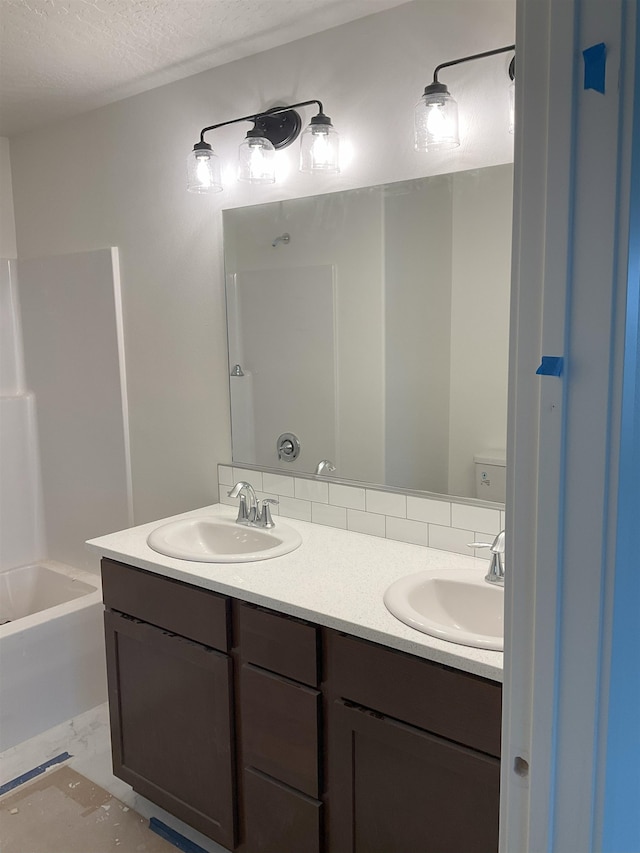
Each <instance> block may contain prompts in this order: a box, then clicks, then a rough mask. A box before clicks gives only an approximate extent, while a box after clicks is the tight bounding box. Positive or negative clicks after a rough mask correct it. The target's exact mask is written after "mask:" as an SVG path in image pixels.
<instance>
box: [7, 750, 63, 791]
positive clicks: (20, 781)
mask: <svg viewBox="0 0 640 853" xmlns="http://www.w3.org/2000/svg"><path fill="white" fill-rule="evenodd" d="M68 758H71V756H70V755H69V753H68V752H61V753H60V755H56V757H55V758H50V759H49V760H48V761H45V762H44V764H39V765H38V766H37V767H34V768H33V770H28V771H27V772H26V773H23V774H22V776H16V778H15V779H12V780H11V781H10V782H5V783H4V785H0V797H1V796H2V795H3V794H6V793H7V791H13V789H14V788H17V787H18V786H19V785H24V783H25V782H29V781H30V780H31V779H35V777H36V776H40V774H41V773H44V772H45V770H48V769H49V768H50V767H54V766H55V765H56V764H62V762H63V761H66V760H67V759H68Z"/></svg>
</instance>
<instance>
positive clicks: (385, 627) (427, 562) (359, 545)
mask: <svg viewBox="0 0 640 853" xmlns="http://www.w3.org/2000/svg"><path fill="white" fill-rule="evenodd" d="M235 515H236V510H235V509H234V508H233V507H229V506H225V505H223V504H214V505H212V506H208V507H203V508H201V509H198V510H194V511H192V512H186V513H182V514H181V515H176V516H172V517H171V518H165V519H161V520H159V521H153V522H150V523H149V524H142V525H140V526H139V527H132V528H130V529H129V530H122V531H120V532H118V533H110V534H108V535H107V536H101V537H99V538H97V539H92V540H90V541H89V542H87V546H88V547H89V548H90V549H91V550H93V551H97V552H98V553H99V554H101V555H102V556H104V557H111V558H112V559H114V560H118V561H120V562H124V563H128V564H130V565H132V566H137V567H138V568H140V569H146V570H147V571H150V572H154V573H155V574H159V575H164V576H165V577H169V578H174V579H175V580H179V581H184V582H185V583H190V584H193V585H195V586H200V587H203V588H205V589H211V590H214V591H215V592H219V593H223V594H225V595H230V596H232V597H234V598H239V599H242V600H243V601H248V602H251V603H253V604H259V605H263V606H264V607H268V608H271V609H273V610H279V611H280V612H281V613H288V614H290V615H292V616H298V617H300V618H302V619H307V620H309V621H311V622H316V623H317V624H319V625H325V626H326V627H329V628H335V629H336V630H338V631H344V632H346V633H348V634H352V635H354V636H356V637H362V638H363V639H366V640H371V641H373V642H376V643H380V644H382V645H385V646H389V647H391V648H394V649H399V650H400V651H403V652H409V653H410V654H414V655H417V656H419V657H422V658H428V659H429V660H433V661H436V662H438V663H442V664H446V665H447V666H451V667H455V668H456V669H461V670H464V671H466V672H471V673H474V674H476V675H481V676H483V677H485V678H490V679H492V680H493V681H502V667H503V660H502V658H503V655H502V652H495V651H487V650H484V649H475V648H471V647H468V646H461V645H458V644H457V643H449V642H446V641H445V640H438V639H436V638H435V637H431V636H429V635H428V634H422V633H420V632H419V631H416V630H414V629H413V628H410V627H409V626H408V625H404V624H403V623H402V622H400V621H399V620H398V619H396V618H395V616H392V615H391V613H389V611H388V610H387V608H386V607H385V605H384V602H383V600H382V597H383V594H384V591H385V589H386V588H387V587H388V586H389V584H391V583H393V581H395V580H397V579H398V578H401V577H403V576H404V575H408V574H413V573H415V572H421V571H424V570H425V569H432V568H438V569H442V570H443V571H446V570H447V569H449V568H454V567H456V566H461V567H466V568H473V569H477V571H478V572H479V573H480V572H482V574H484V573H486V570H487V563H486V561H485V560H480V559H477V558H475V557H467V556H465V555H463V554H454V553H451V552H449V551H437V550H436V549H434V548H425V547H422V546H420V545H408V544H405V543H404V542H395V541H393V540H391V539H381V538H379V537H377V536H368V535H366V534H364V533H351V532H349V531H346V530H339V529H337V528H334V527H324V526H322V525H319V524H309V523H307V522H304V521H297V520H295V519H290V518H283V519H282V523H283V524H287V525H288V526H289V527H293V528H295V529H296V530H297V531H298V532H299V533H300V535H301V536H302V545H301V546H300V547H299V548H297V549H296V550H295V551H292V552H291V553H290V554H285V555H284V556H282V557H277V558H274V559H271V560H261V561H259V562H253V563H196V562H191V561H188V560H177V559H174V558H172V557H165V556H163V555H162V554H158V553H156V552H155V551H153V550H152V549H151V548H149V546H148V545H147V542H146V540H147V536H148V535H149V533H150V532H151V531H152V530H153V529H154V528H156V527H158V526H159V525H160V524H166V523H167V522H169V521H175V520H177V519H179V518H198V517H202V516H222V517H224V518H234V517H235ZM275 521H276V526H277V524H278V521H279V519H278V518H276V519H275Z"/></svg>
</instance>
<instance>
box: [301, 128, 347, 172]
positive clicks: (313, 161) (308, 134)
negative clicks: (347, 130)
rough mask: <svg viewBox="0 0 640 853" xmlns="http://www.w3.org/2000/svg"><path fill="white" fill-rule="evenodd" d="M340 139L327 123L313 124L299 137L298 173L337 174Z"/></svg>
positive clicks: (338, 169)
mask: <svg viewBox="0 0 640 853" xmlns="http://www.w3.org/2000/svg"><path fill="white" fill-rule="evenodd" d="M339 140H340V137H339V136H338V134H337V133H336V131H335V130H334V129H333V125H332V124H331V123H330V122H329V123H325V122H323V123H321V124H320V123H314V121H313V120H312V121H311V124H310V125H309V126H308V127H307V128H306V130H305V131H304V133H303V134H302V136H301V137H300V171H301V172H313V173H315V172H325V173H326V174H334V175H336V174H338V172H339V171H340V164H339V160H338V153H339V144H340V142H339Z"/></svg>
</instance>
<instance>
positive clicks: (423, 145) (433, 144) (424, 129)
mask: <svg viewBox="0 0 640 853" xmlns="http://www.w3.org/2000/svg"><path fill="white" fill-rule="evenodd" d="M515 48H516V46H515V44H509V45H507V46H506V47H499V48H496V50H487V51H485V52H484V53H474V54H473V55H472V56H463V57H461V58H460V59H452V60H451V62H442V63H441V64H440V65H438V66H437V67H436V69H435V71H434V72H433V82H432V83H429V85H428V86H427V87H426V88H425V90H424V94H423V96H422V97H421V98H420V100H419V101H418V103H417V104H416V109H415V149H416V151H436V150H442V149H446V148H457V147H458V145H460V138H459V136H458V105H457V103H456V102H455V100H454V99H453V98H452V97H451V94H450V92H449V89H448V88H447V86H446V85H445V84H444V83H441V82H440V81H439V80H438V72H439V71H441V70H442V69H443V68H449V67H450V66H451V65H460V64H461V63H463V62H471V61H472V60H474V59H484V58H485V57H487V56H495V55H496V54H498V53H508V52H509V51H513V50H515ZM509 76H510V77H511V80H513V79H514V77H515V60H512V61H511V63H510V65H509ZM510 97H511V93H510ZM509 129H510V130H511V122H510V128H509Z"/></svg>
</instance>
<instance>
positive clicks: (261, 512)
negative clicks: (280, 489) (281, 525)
mask: <svg viewBox="0 0 640 853" xmlns="http://www.w3.org/2000/svg"><path fill="white" fill-rule="evenodd" d="M278 503H280V501H277V500H276V499H275V498H264V499H263V500H262V501H258V513H257V515H256V527H265V528H266V529H267V530H270V529H271V528H272V527H275V526H276V525H275V522H274V520H273V519H272V518H271V504H278Z"/></svg>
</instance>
